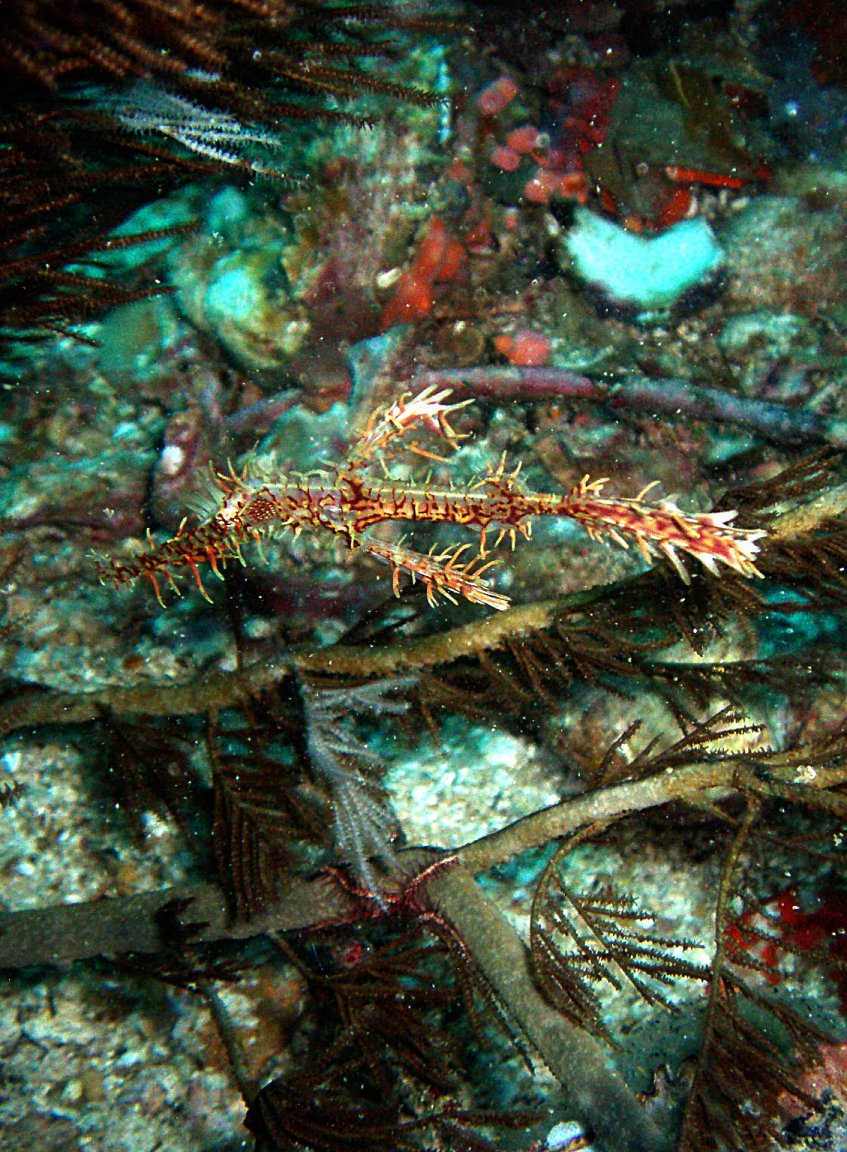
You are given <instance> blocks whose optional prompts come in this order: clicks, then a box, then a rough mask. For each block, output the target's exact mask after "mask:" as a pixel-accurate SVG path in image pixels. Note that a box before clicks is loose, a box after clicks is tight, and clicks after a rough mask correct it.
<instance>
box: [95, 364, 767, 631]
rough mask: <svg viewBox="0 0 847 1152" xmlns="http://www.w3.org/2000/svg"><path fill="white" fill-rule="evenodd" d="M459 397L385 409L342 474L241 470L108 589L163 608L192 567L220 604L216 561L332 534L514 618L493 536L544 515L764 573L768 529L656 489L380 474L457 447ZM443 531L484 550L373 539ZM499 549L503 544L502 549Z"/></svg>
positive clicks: (102, 565)
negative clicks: (395, 459) (259, 546)
mask: <svg viewBox="0 0 847 1152" xmlns="http://www.w3.org/2000/svg"><path fill="white" fill-rule="evenodd" d="M450 395H451V393H450V391H449V389H441V390H438V389H437V388H435V387H429V388H425V389H424V390H423V391H422V392H420V393H419V394H418V395H417V396H408V395H403V396H400V397H399V398H398V399H397V400H395V401H394V403H392V404H391V405H389V407H387V408H386V409H384V410H383V411H377V412H376V413H375V414H374V415H373V416H372V417H371V420H370V422H369V425H368V428H367V430H366V431H365V434H364V436H363V437H362V438H361V440H360V441H359V442H358V444H356V445H355V447H354V448H353V450H352V452H351V454H350V455H349V457H348V458H347V460H346V461H345V462H344V463H343V464H342V465H341V467H340V468H339V469H338V471H337V472H336V473H334V474H331V473H324V472H318V473H309V474H305V475H301V474H294V475H292V476H288V477H285V476H277V477H267V476H255V475H251V474H250V469H249V466H248V468H247V469H246V470H245V471H244V472H243V473H242V474H241V475H238V474H236V473H235V472H234V471H233V470H232V469H231V470H230V473H229V474H228V475H222V474H218V475H217V476H216V477H215V481H216V484H217V487H218V488H219V489H220V490H221V492H222V493H223V499H222V502H221V504H220V507H219V508H218V510H217V511H216V512H215V514H214V515H213V516H212V517H211V519H209V520H205V521H203V522H202V523H201V524H199V525H198V526H196V527H194V528H191V527H187V526H186V522H185V521H183V523H182V525H181V526H180V529H179V531H178V532H177V534H176V535H175V536H173V537H171V539H170V540H167V541H165V542H164V543H162V544H158V545H157V544H151V546H150V548H149V549H148V550H147V551H144V552H141V553H139V554H138V555H137V556H136V557H135V558H134V559H132V560H128V561H123V560H112V561H106V562H103V561H100V562H99V572H100V576H101V579H102V580H104V581H105V580H109V579H111V580H113V581H114V583H115V584H128V583H131V582H132V581H134V580H135V579H137V578H138V577H139V576H146V577H147V578H148V579H149V580H150V582H151V583H152V585H153V588H154V589H155V592H156V597H157V599H158V600H159V601H160V603H161V601H162V594H161V585H160V580H161V579H164V580H166V581H167V582H168V583H169V584H171V585H172V586H173V587H174V588H177V584H176V580H175V578H174V574H173V570H174V569H177V568H186V567H187V568H189V569H190V570H191V572H192V573H193V575H194V578H195V580H196V582H197V586H198V588H199V589H200V591H201V593H202V594H203V595H204V596H205V597H206V599H209V597H208V594H207V593H206V590H205V588H204V586H203V582H202V579H201V577H200V570H199V567H198V565H200V564H201V563H204V562H208V564H209V565H210V566H211V568H212V571H213V572H215V573H216V575H218V576H220V575H221V572H220V567H219V565H222V564H224V563H225V562H226V561H227V560H228V559H231V558H233V557H234V558H237V559H239V560H242V562H243V558H242V555H241V546H242V544H243V543H244V542H245V541H248V540H250V539H255V540H261V538H262V537H263V536H264V535H265V534H267V532H268V530H269V529H274V528H282V529H291V530H292V532H294V534H295V535H298V534H299V533H300V532H302V531H303V530H304V529H315V530H319V531H323V532H328V533H330V534H332V535H335V536H337V537H340V538H341V539H343V540H344V541H345V542H346V543H347V544H348V545H349V547H350V548H351V549H356V548H360V549H361V550H362V551H364V552H366V553H368V554H369V555H371V556H373V557H375V558H377V559H379V560H382V561H384V562H386V563H388V564H390V565H391V568H392V573H393V583H394V591H395V593H396V594H398V595H399V579H400V574H401V572H406V573H408V574H409V575H410V576H411V578H412V580H413V581H415V580H420V581H421V582H422V583H423V584H424V586H425V588H426V593H427V599H428V601H429V603H430V604H435V603H436V602H437V601H438V598H439V596H441V597H444V598H445V599H447V600H451V601H453V602H455V601H456V598H457V597H458V596H463V597H464V598H465V599H467V600H469V601H471V602H472V603H475V604H484V605H486V606H487V607H489V608H497V609H505V608H508V606H509V598H508V596H505V595H504V594H502V593H500V592H497V591H495V590H494V589H492V588H491V586H490V584H489V581H488V580H487V579H486V578H485V577H484V573H485V572H486V571H488V570H489V569H490V568H492V567H493V566H494V565H495V564H496V563H497V561H496V560H489V559H486V557H487V556H488V551H487V549H486V536H487V534H488V532H489V531H492V530H496V531H497V533H498V535H497V544H499V543H500V542H501V541H502V539H503V538H504V536H509V537H510V539H511V543H512V547H514V545H515V543H516V540H517V537H518V535H521V536H523V537H524V538H525V539H528V538H529V536H530V534H531V528H532V517H533V516H567V517H570V518H571V519H573V520H576V521H578V522H579V523H580V524H582V525H583V526H584V527H585V528H586V530H587V531H588V532H589V534H590V535H591V536H592V537H594V538H596V539H604V538H606V537H608V538H610V539H612V540H614V541H615V543H617V544H619V545H621V546H622V547H623V548H627V547H628V546H629V542H630V541H635V543H636V544H637V545H638V547H639V549H640V550H641V552H642V553H643V555H644V557H645V559H647V560H650V559H651V558H652V557H653V556H655V555H657V554H658V555H663V556H665V557H666V558H667V559H668V560H669V561H670V562H671V563H672V564H673V566H674V568H675V569H676V571H677V572H678V573H679V575H680V577H681V578H682V579H683V580H684V581H685V582H686V583H688V582H689V576H688V573H687V571H686V569H685V566H684V564H683V561H682V558H681V556H680V553H682V554H684V555H688V556H692V557H694V558H695V559H697V560H699V561H700V563H701V564H703V565H704V566H705V567H706V568H707V569H708V570H709V571H710V572H711V573H712V574H717V572H718V567H717V565H718V563H722V564H725V565H726V566H727V567H729V568H732V569H734V570H735V571H736V572H739V573H740V574H741V575H742V576H758V575H760V573H759V571H758V569H757V568H756V564H755V559H756V554H757V553H758V550H759V548H758V545H757V543H756V541H757V540H759V539H761V538H762V537H763V536H764V535H765V532H764V530H763V529H759V528H736V527H734V526H733V525H732V523H731V521H732V520H733V519H734V518H735V515H736V513H735V512H734V511H732V510H730V511H720V512H699V513H687V512H683V511H682V510H681V509H680V508H678V507H677V506H676V504H674V503H673V502H672V501H671V500H667V499H666V500H659V501H655V502H650V501H645V499H644V497H645V496H646V494H647V492H648V491H649V490H650V489H651V488H652V487H653V486H654V485H653V484H649V485H648V486H647V487H646V488H644V489H642V491H641V492H640V493H639V494H638V495H637V496H635V497H633V498H610V497H605V496H603V495H601V493H602V490H603V487H604V485H605V483H606V481H605V480H604V479H599V480H591V479H590V478H589V477H588V476H584V477H583V478H582V479H581V480H580V482H579V484H577V485H576V487H574V488H572V489H571V491H570V492H567V493H564V494H555V493H546V492H543V493H542V492H529V491H526V490H524V489H523V488H522V487H521V486H520V484H519V474H520V465H518V466H517V467H515V468H514V469H512V470H511V471H507V469H506V461H505V457H503V458H502V459H501V460H500V462H499V463H498V464H497V465H496V466H493V467H490V468H489V469H488V471H487V473H486V474H485V475H484V476H482V477H481V478H480V479H478V480H477V481H475V482H473V483H471V484H470V485H468V486H467V487H464V488H458V487H457V488H434V487H431V486H430V485H429V484H428V483H424V484H421V485H418V484H414V483H403V482H400V481H395V480H392V479H391V478H389V477H388V476H387V475H386V476H384V477H380V478H376V477H374V476H372V475H371V474H370V473H369V472H368V469H369V467H371V466H372V465H373V464H374V463H375V462H378V461H381V462H382V463H383V466H384V465H385V459H386V456H385V452H386V450H387V449H392V450H393V449H395V448H396V447H397V446H398V442H399V441H400V440H402V439H403V438H404V437H405V436H406V434H407V433H408V432H410V431H411V430H412V429H414V428H415V427H418V426H423V427H424V428H426V429H428V430H429V431H430V432H433V433H435V435H436V436H440V437H442V438H443V439H444V440H446V441H447V443H448V444H449V445H450V446H451V447H456V446H457V444H458V440H459V438H460V434H458V433H456V432H455V431H454V429H453V428H452V426H451V424H450V417H451V414H452V413H454V412H456V411H459V410H460V409H462V408H465V407H467V406H468V404H470V403H472V401H471V400H462V401H458V402H455V403H449V402H448V401H449V397H450ZM406 448H407V450H408V451H411V452H413V453H417V454H418V455H421V456H424V457H428V458H430V459H434V460H441V459H442V457H439V456H436V455H435V454H434V453H432V452H430V451H427V450H426V449H425V448H423V447H421V445H420V444H419V443H418V442H417V441H415V440H412V441H411V442H409V443H407V445H406ZM407 520H408V521H413V522H421V521H431V522H448V523H453V524H461V525H466V526H470V527H472V528H476V529H478V530H479V532H480V541H479V549H478V551H477V552H476V553H475V554H473V553H472V555H471V557H470V559H465V555H466V553H467V552H468V551H469V550H471V548H472V546H471V545H470V544H459V545H448V546H447V547H445V548H443V549H441V550H438V549H437V548H433V549H432V550H430V552H428V553H422V552H417V551H415V550H413V549H411V548H408V547H407V546H406V545H405V543H404V542H402V541H400V542H399V543H392V542H387V541H384V540H379V539H376V538H374V537H373V536H369V535H367V534H366V530H367V529H368V528H370V527H371V526H372V525H375V524H379V523H382V522H385V521H407ZM495 546H496V545H495Z"/></svg>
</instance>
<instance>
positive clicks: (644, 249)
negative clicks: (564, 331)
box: [564, 208, 723, 315]
mask: <svg viewBox="0 0 847 1152" xmlns="http://www.w3.org/2000/svg"><path fill="white" fill-rule="evenodd" d="M564 246H565V249H566V251H567V253H568V255H569V256H570V260H571V265H572V269H573V271H574V273H575V274H576V275H577V276H578V277H579V278H580V279H581V280H584V281H586V282H587V283H589V284H591V285H592V286H593V287H594V288H598V289H599V290H600V291H601V292H602V293H603V295H604V296H606V297H607V298H608V299H609V300H610V301H612V302H613V303H616V304H621V305H624V306H627V307H631V308H636V309H637V310H638V311H639V312H640V313H645V314H648V315H649V314H654V313H656V312H660V311H663V310H665V309H667V308H670V307H671V305H673V304H674V303H675V302H676V301H677V300H678V299H679V298H680V297H681V296H682V295H683V294H684V293H685V292H687V291H688V290H689V289H690V288H694V287H696V286H697V285H698V284H702V283H704V282H706V281H707V280H709V279H710V278H711V277H712V276H713V275H714V274H715V273H716V272H717V270H718V269H719V268H720V265H721V262H722V260H723V252H722V250H721V247H720V245H719V244H718V242H717V240H716V239H715V236H714V233H713V232H712V230H711V228H710V227H709V225H708V224H707V223H706V221H705V220H701V219H699V218H698V219H694V220H683V221H681V222H680V223H679V224H674V225H673V226H672V227H670V228H668V229H666V230H665V231H664V232H659V233H657V234H655V235H648V236H644V235H641V234H639V233H635V232H628V231H627V230H626V229H625V228H621V227H620V226H619V225H618V224H615V223H613V222H612V221H611V220H607V219H605V217H603V216H598V215H597V213H596V212H592V211H590V209H588V208H578V209H577V211H576V217H575V222H574V226H573V227H572V228H571V229H570V231H568V232H567V233H566V235H565V236H564Z"/></svg>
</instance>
